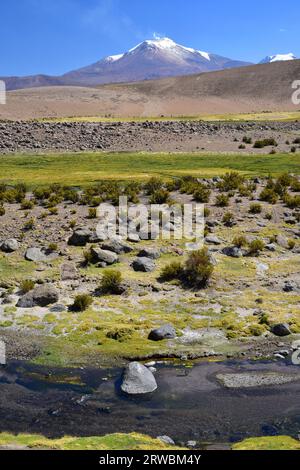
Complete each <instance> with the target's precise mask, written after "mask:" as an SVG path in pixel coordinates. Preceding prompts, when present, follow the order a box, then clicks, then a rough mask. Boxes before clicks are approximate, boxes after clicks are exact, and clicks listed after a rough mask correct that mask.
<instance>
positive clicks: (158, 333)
mask: <svg viewBox="0 0 300 470" xmlns="http://www.w3.org/2000/svg"><path fill="white" fill-rule="evenodd" d="M174 338H176V330H175V328H174V327H173V326H172V325H164V326H162V327H160V328H157V329H155V330H152V331H151V333H150V334H149V339H150V340H151V341H163V340H165V339H174Z"/></svg>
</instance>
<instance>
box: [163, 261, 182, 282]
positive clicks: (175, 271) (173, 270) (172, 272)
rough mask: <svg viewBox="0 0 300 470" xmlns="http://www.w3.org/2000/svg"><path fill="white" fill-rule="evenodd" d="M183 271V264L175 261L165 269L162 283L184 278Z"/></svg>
mask: <svg viewBox="0 0 300 470" xmlns="http://www.w3.org/2000/svg"><path fill="white" fill-rule="evenodd" d="M183 271H184V268H183V265H182V263H180V261H173V262H172V263H170V264H168V265H167V266H165V267H164V268H163V270H162V272H161V276H160V278H161V280H162V281H167V282H168V281H174V280H176V279H180V278H181V277H182V275H183Z"/></svg>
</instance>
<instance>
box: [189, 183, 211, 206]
mask: <svg viewBox="0 0 300 470" xmlns="http://www.w3.org/2000/svg"><path fill="white" fill-rule="evenodd" d="M210 195H211V190H210V189H209V188H207V187H206V186H205V185H204V184H199V185H198V187H197V189H196V190H195V191H194V193H193V197H194V199H195V201H196V202H202V203H203V204H204V203H208V202H209V199H210Z"/></svg>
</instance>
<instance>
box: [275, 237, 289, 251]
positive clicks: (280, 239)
mask: <svg viewBox="0 0 300 470" xmlns="http://www.w3.org/2000/svg"><path fill="white" fill-rule="evenodd" d="M276 242H277V245H279V246H281V248H285V249H288V248H289V242H288V240H287V239H286V237H284V236H283V235H280V234H279V235H277V238H276Z"/></svg>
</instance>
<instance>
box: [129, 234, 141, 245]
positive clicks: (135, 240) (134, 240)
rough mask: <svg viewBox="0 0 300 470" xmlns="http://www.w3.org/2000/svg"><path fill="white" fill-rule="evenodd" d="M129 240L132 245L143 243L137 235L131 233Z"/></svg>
mask: <svg viewBox="0 0 300 470" xmlns="http://www.w3.org/2000/svg"><path fill="white" fill-rule="evenodd" d="M127 240H128V241H129V242H131V243H139V242H140V241H141V239H140V237H139V235H138V234H137V233H129V235H128V238H127Z"/></svg>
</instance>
